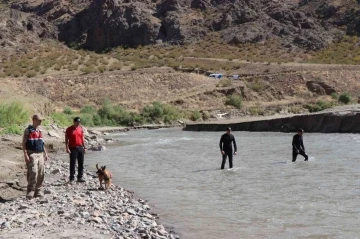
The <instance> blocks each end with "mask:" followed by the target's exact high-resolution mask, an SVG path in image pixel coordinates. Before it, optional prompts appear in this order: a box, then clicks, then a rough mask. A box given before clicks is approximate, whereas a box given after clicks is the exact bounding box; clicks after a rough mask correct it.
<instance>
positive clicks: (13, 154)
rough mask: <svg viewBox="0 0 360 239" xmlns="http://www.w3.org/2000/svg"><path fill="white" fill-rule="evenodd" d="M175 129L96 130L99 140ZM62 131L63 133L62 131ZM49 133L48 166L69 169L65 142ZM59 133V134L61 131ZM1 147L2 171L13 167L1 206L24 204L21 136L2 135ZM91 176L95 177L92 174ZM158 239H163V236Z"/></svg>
mask: <svg viewBox="0 0 360 239" xmlns="http://www.w3.org/2000/svg"><path fill="white" fill-rule="evenodd" d="M174 127H181V126H179V125H171V126H163V125H160V126H159V125H156V126H154V125H151V126H149V125H147V126H141V127H134V128H130V129H129V128H127V127H115V128H112V129H109V127H102V128H97V129H96V130H99V131H100V132H101V135H100V136H98V137H97V140H99V139H102V137H104V136H105V135H108V134H109V133H115V132H121V131H129V130H137V129H160V128H174ZM59 129H60V128H59ZM93 130H94V129H92V128H89V129H88V132H89V133H90V134H91V135H94V136H95V135H97V134H96V133H92V131H93ZM60 131H62V129H61V130H60ZM47 133H49V135H48V136H47V137H46V138H47V140H46V141H47V143H48V145H49V144H51V145H52V146H53V147H54V149H53V151H52V152H49V156H50V161H49V162H48V163H47V164H49V163H50V164H52V163H53V162H54V160H55V161H59V162H62V163H64V164H66V165H67V167H66V168H69V167H68V165H69V163H68V162H67V161H68V157H67V155H65V156H64V153H63V152H62V150H61V149H62V148H63V143H64V142H63V140H62V139H61V138H58V137H52V136H50V131H49V132H47ZM57 133H59V131H58V132H57ZM49 139H50V140H49ZM9 145H11V147H9ZM0 147H1V148H3V149H6V154H5V155H4V154H3V155H1V157H0V158H4V157H7V159H9V160H4V161H3V163H2V165H1V169H6V168H7V167H8V166H11V167H10V168H8V171H10V172H11V174H9V175H8V177H6V176H5V177H4V176H3V177H2V178H1V179H2V180H1V182H0V190H2V191H1V192H6V191H9V193H8V194H5V197H3V196H4V195H3V194H2V195H1V196H0V206H2V205H4V204H6V203H10V202H17V201H19V200H20V201H21V202H23V201H24V199H25V194H26V185H27V182H26V169H25V163H24V162H23V156H22V150H20V149H21V136H19V135H17V136H16V135H1V140H0ZM89 153H91V152H89ZM90 176H91V177H93V176H94V175H91V174H90ZM45 180H46V179H45ZM96 182H97V180H96ZM115 187H118V188H120V187H119V186H115ZM123 190H125V189H123ZM126 191H127V190H126ZM127 192H130V191H127ZM131 193H132V192H131ZM132 194H133V193H132ZM135 194H136V193H135ZM140 200H141V199H140ZM25 201H26V200H25ZM142 201H144V200H142ZM144 202H145V201H144ZM157 219H159V218H158V217H157ZM159 220H160V219H159ZM4 223H5V222H4V221H3V222H1V223H0V238H4V237H2V236H1V234H2V230H3V229H4V228H3V227H4V225H3V224H4ZM54 229H56V228H54ZM87 229H89V228H87ZM87 229H85V230H87ZM77 230H78V229H77ZM166 230H167V228H166ZM165 232H166V233H167V234H168V235H169V237H165V238H179V237H178V235H175V234H174V232H172V231H171V233H168V232H167V231H165ZM162 233H163V234H164V230H162ZM5 238H8V237H5ZM14 238H19V239H20V238H21V237H14ZM52 238H54V239H57V238H56V237H52ZM59 238H60V237H59ZM119 238H120V237H119ZM158 238H161V236H160V237H158ZM21 239H22V238H21Z"/></svg>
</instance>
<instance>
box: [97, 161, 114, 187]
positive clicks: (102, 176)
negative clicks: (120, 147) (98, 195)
mask: <svg viewBox="0 0 360 239" xmlns="http://www.w3.org/2000/svg"><path fill="white" fill-rule="evenodd" d="M96 169H97V170H98V171H97V172H96V174H97V175H98V177H99V181H100V188H102V189H103V186H102V184H103V181H104V183H105V190H107V189H109V188H110V186H111V179H112V174H111V172H110V171H109V170H107V169H106V166H102V167H100V168H99V165H98V164H96Z"/></svg>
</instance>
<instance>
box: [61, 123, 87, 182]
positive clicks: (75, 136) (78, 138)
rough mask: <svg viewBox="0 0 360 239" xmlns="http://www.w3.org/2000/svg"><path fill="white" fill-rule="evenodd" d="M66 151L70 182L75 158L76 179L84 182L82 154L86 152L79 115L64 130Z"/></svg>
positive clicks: (72, 177) (73, 176)
mask: <svg viewBox="0 0 360 239" xmlns="http://www.w3.org/2000/svg"><path fill="white" fill-rule="evenodd" d="M65 146H66V152H67V153H68V154H69V155H70V183H72V182H74V178H75V166H76V160H77V162H78V174H77V181H78V182H85V180H84V178H83V173H84V154H85V153H86V148H85V139H84V130H83V128H82V126H81V124H80V117H75V118H74V124H73V125H72V126H70V127H69V128H67V129H66V132H65Z"/></svg>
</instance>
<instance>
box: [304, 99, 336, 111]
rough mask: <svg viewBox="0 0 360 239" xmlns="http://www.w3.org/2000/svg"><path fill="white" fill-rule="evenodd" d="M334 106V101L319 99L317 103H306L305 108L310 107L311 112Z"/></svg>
mask: <svg viewBox="0 0 360 239" xmlns="http://www.w3.org/2000/svg"><path fill="white" fill-rule="evenodd" d="M333 106H334V103H333V102H324V101H318V102H316V103H315V104H306V105H304V108H305V109H308V110H309V112H310V113H314V112H319V111H322V110H325V109H328V108H331V107H333Z"/></svg>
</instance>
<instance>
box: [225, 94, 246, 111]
mask: <svg viewBox="0 0 360 239" xmlns="http://www.w3.org/2000/svg"><path fill="white" fill-rule="evenodd" d="M225 105H232V106H234V107H235V108H236V109H241V106H242V97H241V96H240V95H231V96H229V97H228V98H227V100H226V102H225Z"/></svg>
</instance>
